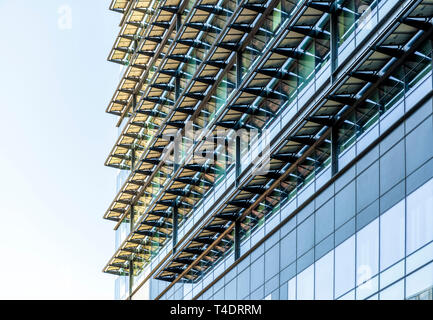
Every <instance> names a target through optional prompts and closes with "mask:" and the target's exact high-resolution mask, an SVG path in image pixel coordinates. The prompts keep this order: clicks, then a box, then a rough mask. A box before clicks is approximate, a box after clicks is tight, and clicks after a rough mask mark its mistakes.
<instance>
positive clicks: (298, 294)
mask: <svg viewBox="0 0 433 320" xmlns="http://www.w3.org/2000/svg"><path fill="white" fill-rule="evenodd" d="M110 8H111V9H112V10H114V11H117V12H119V13H121V15H122V19H121V25H120V26H121V30H120V33H119V35H118V37H117V39H116V42H115V44H114V46H113V48H112V50H111V52H110V55H109V58H108V59H109V61H112V62H115V63H119V64H121V65H122V66H123V69H122V79H121V81H120V83H119V86H118V88H117V89H116V92H115V94H114V96H113V98H112V100H111V101H110V103H109V106H108V108H107V112H109V113H111V114H113V115H115V116H116V117H118V118H119V120H118V123H117V126H118V128H119V129H118V130H119V135H118V138H117V141H116V143H115V145H114V147H113V149H112V150H111V152H110V154H109V156H108V158H107V160H106V165H107V166H110V167H113V168H116V169H117V170H119V175H118V179H117V194H116V196H115V198H114V200H113V202H112V203H111V204H110V206H109V208H108V210H107V212H106V213H105V215H104V218H105V219H108V220H112V221H113V222H114V223H115V227H114V228H115V232H116V241H115V252H114V254H113V256H112V257H111V258H110V259H109V261H108V263H107V265H106V266H105V267H104V270H103V271H104V272H106V273H110V274H113V275H114V276H115V277H116V280H115V281H116V289H115V291H116V292H115V296H116V298H117V299H132V300H134V299H204V300H207V299H230V300H233V299H239V300H241V299H242V300H244V299H281V300H303V299H432V294H433V290H432V288H433V90H432V89H433V78H432V66H433V61H432V57H433V46H432V44H433V22H432V18H433V0H416V1H415V0H413V1H409V0H408V1H398V0H335V1H311V0H308V1H307V0H269V1H263V0H261V1H260V0H259V1H245V0H234V1H224V0H220V1H216V0H190V1H179V0H160V1H155V0H154V1H149V0H146V1H141V0H123V1H121V0H113V1H112V3H111V7H110Z"/></svg>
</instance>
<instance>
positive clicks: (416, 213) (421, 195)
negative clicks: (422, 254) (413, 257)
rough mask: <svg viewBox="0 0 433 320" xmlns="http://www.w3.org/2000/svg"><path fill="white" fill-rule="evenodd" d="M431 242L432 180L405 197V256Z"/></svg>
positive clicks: (432, 235)
mask: <svg viewBox="0 0 433 320" xmlns="http://www.w3.org/2000/svg"><path fill="white" fill-rule="evenodd" d="M431 240H433V180H430V181H429V182H427V183H426V184H424V185H423V186H422V187H420V188H419V189H418V190H416V191H414V192H413V193H412V194H410V195H409V196H408V197H407V254H410V253H412V252H414V251H415V250H417V249H418V248H420V247H421V246H423V245H425V244H426V243H428V242H429V241H431Z"/></svg>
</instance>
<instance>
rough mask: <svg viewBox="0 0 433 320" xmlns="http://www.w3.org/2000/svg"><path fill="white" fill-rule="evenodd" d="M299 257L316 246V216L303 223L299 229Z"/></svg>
mask: <svg viewBox="0 0 433 320" xmlns="http://www.w3.org/2000/svg"><path fill="white" fill-rule="evenodd" d="M297 231H298V232H297V239H298V241H297V246H298V257H299V256H301V255H302V254H304V253H305V252H307V251H308V250H310V249H311V248H312V247H313V245H314V215H311V216H310V217H309V218H307V219H306V220H305V221H304V222H302V223H301V224H300V225H299V226H298V229H297Z"/></svg>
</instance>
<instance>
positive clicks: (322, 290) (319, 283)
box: [315, 251, 334, 300]
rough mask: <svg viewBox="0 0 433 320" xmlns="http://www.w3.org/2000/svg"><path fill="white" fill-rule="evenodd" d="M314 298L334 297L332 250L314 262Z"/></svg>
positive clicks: (325, 298) (330, 298) (329, 298)
mask: <svg viewBox="0 0 433 320" xmlns="http://www.w3.org/2000/svg"><path fill="white" fill-rule="evenodd" d="M315 271H316V281H315V282H316V288H315V290H316V291H315V292H316V295H315V299H316V300H332V299H333V298H334V251H331V252H329V253H328V254H327V255H326V256H324V257H323V258H321V259H320V260H317V262H316V270H315Z"/></svg>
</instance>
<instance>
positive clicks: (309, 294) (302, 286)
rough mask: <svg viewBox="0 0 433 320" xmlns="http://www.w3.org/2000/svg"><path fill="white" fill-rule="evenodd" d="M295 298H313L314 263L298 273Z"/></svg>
mask: <svg viewBox="0 0 433 320" xmlns="http://www.w3.org/2000/svg"><path fill="white" fill-rule="evenodd" d="M297 277H298V280H297V289H298V290H297V299H298V300H312V299H314V264H313V265H311V266H310V267H308V268H307V269H305V270H304V271H302V272H301V273H300V274H298V276H297Z"/></svg>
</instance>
